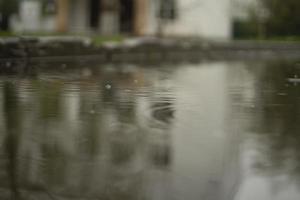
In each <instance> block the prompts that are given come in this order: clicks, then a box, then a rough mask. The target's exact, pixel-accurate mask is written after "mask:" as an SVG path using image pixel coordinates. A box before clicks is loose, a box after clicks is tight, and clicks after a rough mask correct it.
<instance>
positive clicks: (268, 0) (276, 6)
mask: <svg viewBox="0 0 300 200" xmlns="http://www.w3.org/2000/svg"><path fill="white" fill-rule="evenodd" d="M261 3H262V6H263V7H264V8H265V9H266V12H267V16H266V19H265V27H266V31H267V35H268V36H293V35H300V15H299V10H300V1H299V0H284V1H283V0H261Z"/></svg>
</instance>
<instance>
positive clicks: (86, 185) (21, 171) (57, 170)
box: [0, 68, 175, 200]
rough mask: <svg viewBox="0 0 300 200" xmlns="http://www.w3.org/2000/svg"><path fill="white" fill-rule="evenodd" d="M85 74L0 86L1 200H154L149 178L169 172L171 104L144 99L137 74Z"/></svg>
mask: <svg viewBox="0 0 300 200" xmlns="http://www.w3.org/2000/svg"><path fill="white" fill-rule="evenodd" d="M89 70H91V71H90V73H89V76H88V77H86V76H85V77H78V73H79V72H78V71H74V72H71V73H74V76H73V75H72V74H70V77H72V76H73V77H74V79H71V80H69V79H68V80H65V79H63V78H61V77H60V76H58V75H55V76H54V75H52V74H51V72H49V71H47V72H44V73H35V76H34V77H28V78H24V79H21V80H17V81H15V80H11V81H8V82H3V81H2V82H1V81H0V89H1V92H0V93H1V94H0V97H1V102H3V105H2V107H1V109H0V129H1V131H2V132H3V135H1V137H0V144H1V145H0V149H1V152H3V153H1V155H0V156H1V157H0V162H1V163H0V176H1V177H0V178H1V180H8V181H1V183H0V184H1V185H0V192H1V193H0V198H1V199H25V200H27V199H36V198H38V199H93V198H99V199H104V200H105V199H107V200H108V199H122V200H126V199H128V200H134V199H139V200H140V199H152V198H153V197H152V196H151V195H150V194H149V191H150V190H151V189H149V188H151V187H154V185H153V184H154V183H157V181H160V180H159V179H158V180H156V178H155V177H153V175H155V173H154V172H153V171H160V173H162V172H164V171H165V170H166V168H170V167H171V165H172V162H171V161H172V159H171V157H172V156H171V155H172V148H171V146H172V144H171V140H170V138H171V134H170V130H171V127H172V120H173V118H174V114H175V109H174V105H173V102H172V99H169V97H167V96H164V94H161V93H160V92H159V91H154V92H153V94H151V95H152V96H155V95H156V93H157V94H158V93H159V94H160V96H159V97H155V98H154V99H151V98H144V97H141V96H140V95H139V93H138V91H139V88H141V87H144V86H145V85H146V84H147V85H151V84H153V82H152V81H153V79H148V80H145V79H144V77H143V75H142V74H143V73H142V72H141V71H140V70H141V69H139V70H136V69H133V70H130V71H126V72H124V71H118V70H115V71H113V72H112V71H105V70H103V71H102V72H97V71H94V69H92V68H91V69H89ZM108 85H109V86H108ZM168 93H169V94H170V93H172V91H171V90H170V91H168ZM140 104H143V105H146V106H145V107H141V106H140ZM141 108H142V109H141ZM145 115H148V116H150V118H149V119H148V118H145ZM141 118H143V119H145V120H144V122H145V123H142V122H141ZM155 124H160V125H159V126H156V125H155ZM153 127H155V128H153ZM2 150H3V151H2ZM149 176H152V177H151V178H150V177H149ZM155 181H156V182H155Z"/></svg>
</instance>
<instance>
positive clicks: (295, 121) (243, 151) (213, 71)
mask: <svg viewBox="0 0 300 200" xmlns="http://www.w3.org/2000/svg"><path fill="white" fill-rule="evenodd" d="M25 71H26V70H25ZM297 77H300V66H299V62H292V61H291V62H283V61H277V62H251V63H250V62H249V63H243V62H216V63H202V64H182V65H181V66H180V65H176V66H175V65H174V66H173V65H166V66H163V65H162V66H152V67H151V66H147V67H143V66H135V65H115V66H102V65H94V64H85V63H81V64H80V66H76V67H73V66H72V65H71V64H52V65H50V66H48V65H41V66H32V68H31V69H30V70H29V71H27V72H24V71H23V72H22V73H18V74H15V73H10V74H9V75H8V74H5V73H4V74H2V75H1V77H0V199H1V200H6V199H16V200H19V199H20V200H40V199H43V200H47V199H49V200H56V199H57V200H65V199H68V200H73V199H74V200H96V199H97V200H100V199H101V200H143V199H145V200H200V199H201V200H298V199H299V196H300V135H299V127H300V119H299V114H300V83H299V82H297Z"/></svg>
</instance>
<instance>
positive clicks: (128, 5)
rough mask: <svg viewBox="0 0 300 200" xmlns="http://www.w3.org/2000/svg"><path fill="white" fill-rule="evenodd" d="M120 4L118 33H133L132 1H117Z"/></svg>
mask: <svg viewBox="0 0 300 200" xmlns="http://www.w3.org/2000/svg"><path fill="white" fill-rule="evenodd" d="M119 2H120V4H119V5H120V31H121V33H128V34H131V33H133V28H134V0H119Z"/></svg>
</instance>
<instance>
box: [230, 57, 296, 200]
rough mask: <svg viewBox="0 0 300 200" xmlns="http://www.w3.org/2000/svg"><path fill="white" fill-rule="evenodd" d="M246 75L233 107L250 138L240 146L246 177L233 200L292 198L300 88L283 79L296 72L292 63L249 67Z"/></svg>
mask: <svg viewBox="0 0 300 200" xmlns="http://www.w3.org/2000/svg"><path fill="white" fill-rule="evenodd" d="M253 65H256V66H255V67H254V66H253ZM271 71H272V73H270V72H271ZM246 73H248V78H247V79H246V80H245V79H243V80H244V82H243V84H241V87H244V90H243V91H242V92H241V91H240V94H239V98H236V97H237V96H236V95H235V99H236V102H237V104H236V105H235V106H234V107H235V109H236V111H237V112H236V113H238V116H237V117H238V118H237V119H236V121H237V122H238V123H239V124H240V125H239V126H240V128H241V129H242V130H243V131H244V133H245V134H246V136H244V137H248V138H250V139H249V140H247V141H245V144H244V145H243V146H244V151H243V152H242V162H243V165H244V166H243V168H244V169H243V170H244V171H245V173H246V176H245V177H244V180H243V183H242V184H241V186H240V189H239V192H238V194H237V197H236V198H235V199H236V200H244V199H249V198H252V199H272V200H273V199H274V200H280V199H298V197H299V194H300V193H299V186H300V181H299V180H300V176H299V175H300V170H299V169H300V162H299V158H300V154H299V152H300V151H299V150H300V146H299V142H300V137H299V134H298V132H299V131H298V130H299V128H300V126H299V125H300V121H299V114H300V109H299V108H300V102H299V97H300V96H299V94H300V87H299V85H297V84H293V83H289V82H288V78H290V77H294V76H295V75H298V76H299V75H300V71H299V69H297V68H296V67H295V62H286V61H279V62H278V61H277V62H267V63H265V64H263V65H261V64H260V63H253V64H252V65H251V66H249V67H248V68H247V72H246ZM244 78H245V77H244ZM241 89H243V88H241ZM257 191H259V192H257Z"/></svg>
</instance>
